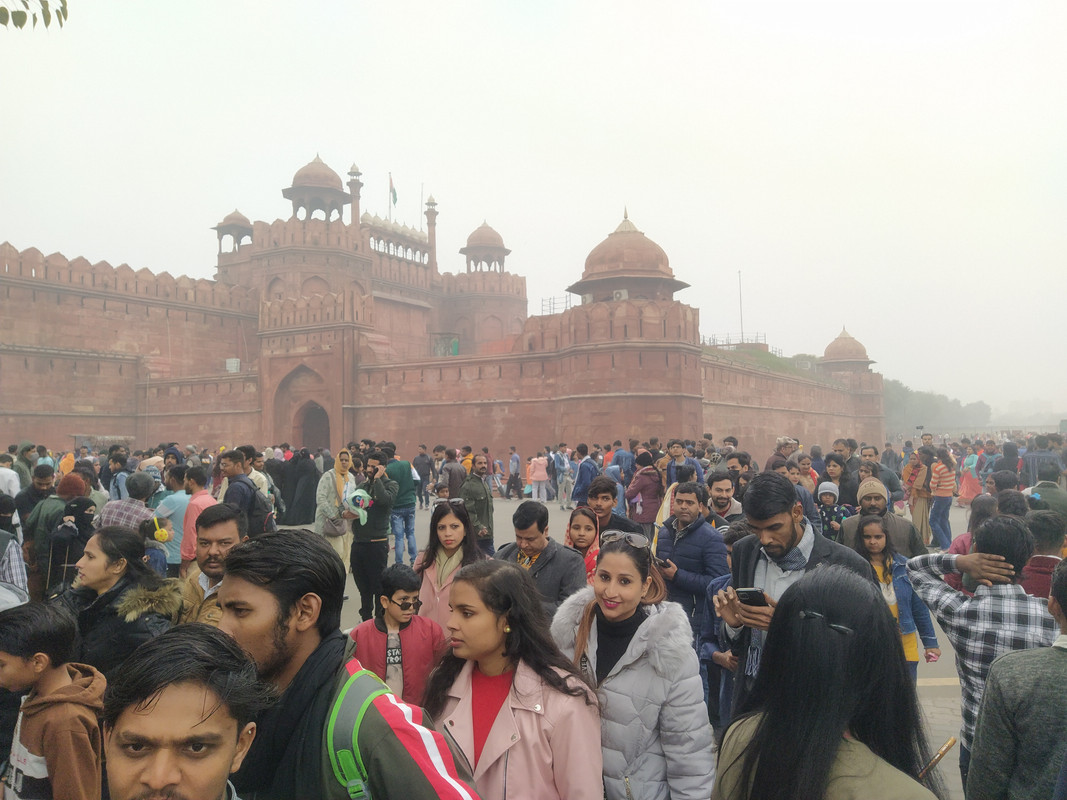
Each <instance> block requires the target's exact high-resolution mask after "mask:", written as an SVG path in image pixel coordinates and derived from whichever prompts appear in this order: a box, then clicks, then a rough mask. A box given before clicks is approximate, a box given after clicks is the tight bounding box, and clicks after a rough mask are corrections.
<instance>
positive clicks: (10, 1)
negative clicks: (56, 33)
mask: <svg viewBox="0 0 1067 800" xmlns="http://www.w3.org/2000/svg"><path fill="white" fill-rule="evenodd" d="M53 19H54V20H55V21H56V22H57V23H58V24H59V27H61V28H62V27H63V23H64V22H66V21H67V0H0V25H3V26H4V27H5V28H6V27H7V26H8V24H9V23H10V24H11V25H12V26H14V27H16V28H25V27H26V23H27V22H29V23H31V24H32V26H33V27H34V28H36V27H37V23H38V22H40V23H41V24H43V25H44V26H45V27H46V28H47V27H48V26H50V25H51V24H52V20H53Z"/></svg>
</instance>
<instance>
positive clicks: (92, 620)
mask: <svg viewBox="0 0 1067 800" xmlns="http://www.w3.org/2000/svg"><path fill="white" fill-rule="evenodd" d="M49 602H50V603H57V604H60V605H62V606H64V607H66V608H67V609H68V610H70V611H71V612H72V613H73V614H74V615H75V616H76V617H77V619H78V633H79V635H80V639H81V642H80V645H79V647H78V652H77V654H76V656H75V657H74V658H72V659H71V661H75V662H77V663H79V664H89V665H90V666H93V667H96V668H97V669H98V670H100V671H101V672H102V673H104V677H107V676H108V673H109V672H110V671H111V670H113V669H114V668H115V667H117V666H118V665H119V664H121V663H122V662H123V661H125V660H126V658H127V656H129V655H130V653H132V652H133V651H134V650H136V649H137V647H138V646H139V645H141V644H142V643H143V642H147V641H148V640H149V639H152V638H154V637H156V636H159V634H161V633H163V631H165V630H167V629H168V628H169V627H170V626H171V625H172V624H173V623H174V622H175V621H177V619H178V616H179V615H180V614H181V610H182V590H181V583H180V582H179V581H178V580H177V579H175V578H171V579H169V580H165V581H163V583H162V585H160V586H159V587H158V588H156V589H149V588H147V587H146V586H143V585H141V584H139V583H137V582H136V581H135V580H134V579H133V578H132V577H131V576H130V575H128V574H127V575H124V576H123V577H122V579H121V580H119V582H118V583H116V584H115V585H114V586H112V587H111V588H110V589H108V590H107V591H106V592H104V593H103V594H102V595H99V596H97V594H96V593H95V592H93V591H92V590H91V589H81V588H76V587H74V586H64V587H62V588H61V589H60V590H59V591H57V592H56V593H55V594H54V595H52V596H51V597H50V598H49Z"/></svg>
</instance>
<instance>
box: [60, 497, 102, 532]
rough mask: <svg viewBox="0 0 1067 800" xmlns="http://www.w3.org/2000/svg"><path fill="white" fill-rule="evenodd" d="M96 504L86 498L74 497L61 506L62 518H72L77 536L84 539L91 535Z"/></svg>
mask: <svg viewBox="0 0 1067 800" xmlns="http://www.w3.org/2000/svg"><path fill="white" fill-rule="evenodd" d="M95 509H96V504H95V503H94V502H93V501H92V500H91V499H90V498H88V497H75V498H74V499H73V500H70V501H68V502H67V504H66V505H65V506H63V516H64V517H74V525H75V526H76V527H77V528H78V534H79V535H80V536H81V537H82V538H84V539H85V541H88V540H89V537H91V536H92V535H93V514H94V512H95Z"/></svg>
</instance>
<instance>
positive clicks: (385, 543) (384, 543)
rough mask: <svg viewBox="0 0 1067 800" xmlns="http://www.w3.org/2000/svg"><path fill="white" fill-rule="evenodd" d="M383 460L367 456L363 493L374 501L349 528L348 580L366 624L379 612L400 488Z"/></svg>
mask: <svg viewBox="0 0 1067 800" xmlns="http://www.w3.org/2000/svg"><path fill="white" fill-rule="evenodd" d="M387 460H388V459H387V458H386V456H385V454H384V453H382V452H381V451H380V450H375V451H373V452H371V453H368V454H367V466H366V468H365V470H364V472H365V474H366V476H367V483H366V484H365V485H364V487H363V488H364V489H366V491H367V493H368V494H369V495H370V496H371V499H372V500H373V501H374V503H373V505H371V507H370V508H368V509H367V519H366V521H365V522H363V523H360V521H359V520H358V519H357V520H356V521H355V523H354V525H353V528H352V534H353V539H352V579H353V580H354V581H355V582H356V588H358V589H359V599H360V605H359V616H360V618H361V619H364V620H368V619H370V618H371V617H372V616H373V615H374V610H375V607H376V606H377V607H378V608H381V602H382V601H381V594H382V573H383V572H385V567H386V565H387V564H388V563H389V534H390V532H391V531H392V522H391V518H392V515H393V504H394V503H395V502H396V495H397V492H399V491H400V486H399V484H397V482H396V481H394V480H392V479H390V477H389V476H388V475H387V474H386V473H385V465H386V462H387Z"/></svg>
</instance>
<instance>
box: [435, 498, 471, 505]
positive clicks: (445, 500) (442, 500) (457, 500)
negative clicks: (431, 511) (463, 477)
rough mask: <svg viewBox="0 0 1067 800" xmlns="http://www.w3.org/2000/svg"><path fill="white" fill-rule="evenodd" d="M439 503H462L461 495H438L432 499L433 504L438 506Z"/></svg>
mask: <svg viewBox="0 0 1067 800" xmlns="http://www.w3.org/2000/svg"><path fill="white" fill-rule="evenodd" d="M441 503H448V504H449V505H451V506H461V505H464V503H463V498H462V497H438V498H437V499H436V500H434V501H433V504H434V505H435V506H439V505H441Z"/></svg>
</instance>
